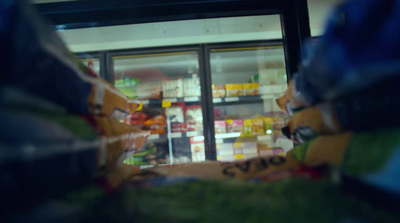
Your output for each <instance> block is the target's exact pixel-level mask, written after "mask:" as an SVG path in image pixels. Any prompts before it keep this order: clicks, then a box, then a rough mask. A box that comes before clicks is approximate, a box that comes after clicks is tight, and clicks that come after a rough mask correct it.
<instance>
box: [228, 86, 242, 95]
mask: <svg viewBox="0 0 400 223" xmlns="http://www.w3.org/2000/svg"><path fill="white" fill-rule="evenodd" d="M225 88H226V96H227V97H238V96H243V84H226V85H225Z"/></svg>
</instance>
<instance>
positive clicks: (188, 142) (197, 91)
mask: <svg viewBox="0 0 400 223" xmlns="http://www.w3.org/2000/svg"><path fill="white" fill-rule="evenodd" d="M111 57H112V68H113V75H114V84H115V86H116V87H117V88H118V89H119V90H120V91H122V92H123V93H124V94H126V95H127V96H128V97H130V98H135V99H139V100H140V101H141V103H142V106H140V107H139V109H138V111H137V112H135V113H134V114H133V115H132V116H130V117H128V118H127V119H126V120H125V121H126V122H127V123H129V124H131V125H134V126H137V127H139V128H141V129H144V130H150V131H151V135H150V136H149V138H148V140H147V143H146V145H145V146H144V148H143V149H142V151H139V152H138V153H137V154H135V155H134V156H132V157H131V158H129V159H128V160H126V161H125V162H126V163H130V164H134V165H139V166H141V167H142V168H145V167H152V166H154V165H165V164H174V163H189V162H201V161H205V148H204V137H203V114H202V107H201V105H200V101H201V87H200V75H199V57H198V52H197V51H186V52H168V53H149V54H144V53H143V54H131V55H118V54H116V55H112V56H111Z"/></svg>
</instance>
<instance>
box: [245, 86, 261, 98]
mask: <svg viewBox="0 0 400 223" xmlns="http://www.w3.org/2000/svg"><path fill="white" fill-rule="evenodd" d="M243 93H244V95H245V96H251V95H259V94H260V91H259V84H258V83H247V84H243Z"/></svg>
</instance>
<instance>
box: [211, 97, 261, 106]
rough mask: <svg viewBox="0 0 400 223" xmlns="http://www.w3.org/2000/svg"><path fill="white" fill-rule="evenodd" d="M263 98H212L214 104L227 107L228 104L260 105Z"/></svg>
mask: <svg viewBox="0 0 400 223" xmlns="http://www.w3.org/2000/svg"><path fill="white" fill-rule="evenodd" d="M262 100H263V97H262V96H261V95H254V96H240V97H225V98H213V102H214V104H218V105H228V104H237V103H241V104H246V103H249V104H250V103H260V102H262Z"/></svg>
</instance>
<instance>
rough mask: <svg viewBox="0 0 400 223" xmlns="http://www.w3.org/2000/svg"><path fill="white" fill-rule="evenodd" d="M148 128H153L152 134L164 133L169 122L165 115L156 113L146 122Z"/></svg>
mask: <svg viewBox="0 0 400 223" xmlns="http://www.w3.org/2000/svg"><path fill="white" fill-rule="evenodd" d="M144 124H145V125H146V127H147V129H150V130H151V134H164V133H165V128H166V127H167V123H166V122H165V117H164V116H163V115H156V116H154V117H153V118H151V119H149V120H147V121H145V122H144Z"/></svg>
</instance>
